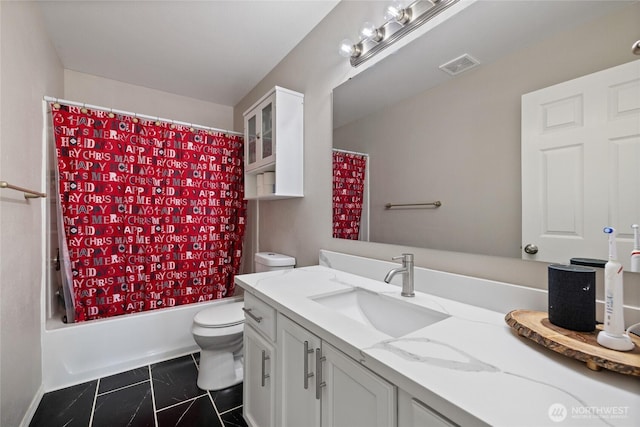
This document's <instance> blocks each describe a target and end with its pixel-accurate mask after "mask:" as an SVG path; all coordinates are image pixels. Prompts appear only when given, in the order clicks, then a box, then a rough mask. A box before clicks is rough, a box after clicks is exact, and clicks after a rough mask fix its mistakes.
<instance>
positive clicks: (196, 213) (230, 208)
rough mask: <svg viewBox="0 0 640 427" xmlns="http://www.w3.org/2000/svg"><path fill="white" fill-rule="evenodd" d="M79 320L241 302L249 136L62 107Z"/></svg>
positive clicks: (59, 148) (68, 245) (59, 139)
mask: <svg viewBox="0 0 640 427" xmlns="http://www.w3.org/2000/svg"><path fill="white" fill-rule="evenodd" d="M51 114H52V120H53V133H54V138H55V143H56V155H57V171H56V172H57V173H56V175H57V176H56V177H57V187H58V189H59V194H58V196H59V197H58V216H59V223H60V226H61V228H62V229H64V233H62V232H60V233H59V234H60V235H61V238H62V239H64V241H63V242H61V243H62V245H61V252H63V258H64V264H63V265H64V267H65V268H63V279H64V280H63V281H64V282H65V283H66V284H67V288H66V289H65V291H67V293H68V294H67V295H65V299H66V301H67V304H66V305H67V319H68V321H69V322H72V321H76V322H78V321H85V320H92V319H98V318H105V317H111V316H117V315H121V314H127V313H134V312H141V311H146V310H153V309H157V308H163V307H171V306H177V305H182V304H189V303H195V302H200V301H208V300H213V299H217V298H222V297H225V296H230V295H233V291H234V282H233V277H234V275H235V274H236V273H237V272H238V269H239V266H240V258H241V252H242V238H243V235H244V230H245V211H246V202H245V201H244V183H243V179H244V178H243V139H242V137H240V136H233V135H227V134H224V133H217V132H212V131H207V130H200V129H193V128H190V127H189V126H183V125H178V124H172V123H167V122H160V121H152V120H145V119H141V118H136V117H133V116H128V115H117V114H114V113H110V112H108V111H101V110H94V109H88V108H80V107H75V106H67V105H60V104H51Z"/></svg>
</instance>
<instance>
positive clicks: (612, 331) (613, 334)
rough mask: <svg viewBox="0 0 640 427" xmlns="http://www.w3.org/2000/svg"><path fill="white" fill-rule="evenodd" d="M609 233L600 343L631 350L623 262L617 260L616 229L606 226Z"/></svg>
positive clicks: (612, 347)
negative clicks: (624, 304)
mask: <svg viewBox="0 0 640 427" xmlns="http://www.w3.org/2000/svg"><path fill="white" fill-rule="evenodd" d="M604 232H605V233H606V234H608V235H609V261H608V262H607V263H606V264H605V266H604V299H605V307H604V330H603V331H600V333H599V334H598V344H600V345H601V346H603V347H607V348H610V349H612V350H619V351H629V350H631V349H633V347H634V344H633V341H631V338H629V335H627V334H625V331H624V311H623V310H624V307H623V306H622V302H623V298H622V290H623V288H622V270H623V268H622V264H620V263H619V262H618V260H617V258H618V254H617V249H616V229H615V228H613V227H605V228H604Z"/></svg>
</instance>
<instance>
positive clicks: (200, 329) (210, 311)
mask: <svg viewBox="0 0 640 427" xmlns="http://www.w3.org/2000/svg"><path fill="white" fill-rule="evenodd" d="M243 306H244V302H242V301H239V302H232V303H228V304H219V305H215V306H213V307H210V308H207V309H205V310H202V311H200V312H198V313H197V314H196V315H195V316H194V318H193V326H192V328H191V332H192V333H193V338H194V340H195V341H196V344H198V346H200V363H199V365H198V368H199V369H198V382H197V384H198V387H199V388H201V389H202V390H221V389H223V388H227V387H231V386H233V385H236V384H238V383H240V382H242V331H243V330H244V313H243V312H242V307H243Z"/></svg>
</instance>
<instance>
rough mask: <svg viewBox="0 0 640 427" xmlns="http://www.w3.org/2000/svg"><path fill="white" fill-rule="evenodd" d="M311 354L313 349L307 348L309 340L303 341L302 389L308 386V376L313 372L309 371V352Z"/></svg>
mask: <svg viewBox="0 0 640 427" xmlns="http://www.w3.org/2000/svg"><path fill="white" fill-rule="evenodd" d="M310 353H311V354H313V349H309V341H305V342H304V356H303V357H304V368H303V369H304V373H303V375H302V376H303V377H304V389H305V390H306V389H308V388H309V378H311V377H312V376H313V372H309V354H310Z"/></svg>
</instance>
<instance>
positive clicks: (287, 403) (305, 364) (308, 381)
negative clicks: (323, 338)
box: [277, 313, 320, 427]
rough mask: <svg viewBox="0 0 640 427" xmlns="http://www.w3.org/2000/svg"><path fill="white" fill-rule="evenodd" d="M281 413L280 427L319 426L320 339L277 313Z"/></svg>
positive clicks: (278, 415) (279, 412)
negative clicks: (317, 375)
mask: <svg viewBox="0 0 640 427" xmlns="http://www.w3.org/2000/svg"><path fill="white" fill-rule="evenodd" d="M277 325H278V335H277V341H278V355H279V356H278V381H277V382H278V403H277V405H278V410H277V423H278V426H281V427H302V426H304V427H319V426H320V400H319V399H316V382H315V380H316V377H315V369H316V363H315V350H316V349H320V339H319V338H318V337H316V336H315V335H313V334H312V333H310V332H309V331H307V330H306V329H304V328H302V327H301V326H299V325H298V324H296V323H294V322H292V321H291V320H289V319H288V318H287V317H285V316H283V315H281V314H279V313H278V320H277Z"/></svg>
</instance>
